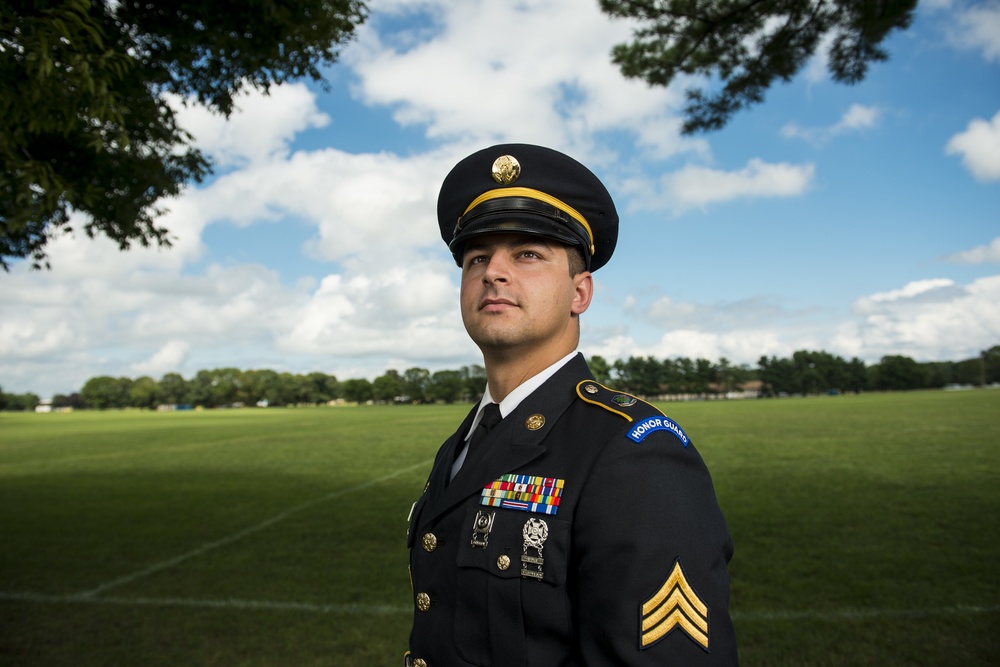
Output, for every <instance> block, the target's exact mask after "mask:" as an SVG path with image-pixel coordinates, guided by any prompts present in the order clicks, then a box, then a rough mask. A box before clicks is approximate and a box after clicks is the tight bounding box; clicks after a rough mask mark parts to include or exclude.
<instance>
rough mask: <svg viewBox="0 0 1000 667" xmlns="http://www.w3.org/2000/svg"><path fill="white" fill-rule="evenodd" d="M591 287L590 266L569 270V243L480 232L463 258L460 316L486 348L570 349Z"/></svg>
mask: <svg viewBox="0 0 1000 667" xmlns="http://www.w3.org/2000/svg"><path fill="white" fill-rule="evenodd" d="M592 288H593V283H592V280H591V278H590V273H589V272H587V271H584V272H583V273H580V274H578V275H576V276H570V275H569V257H568V251H567V248H566V246H564V245H562V244H561V243H559V242H557V241H552V240H549V239H547V238H544V237H540V236H534V235H530V234H493V235H484V236H481V237H476V238H473V239H471V240H470V241H469V242H468V244H466V247H465V254H464V256H463V259H462V290H461V305H462V321H463V322H464V323H465V329H466V331H468V332H469V336H470V337H471V338H472V340H473V341H474V342H475V343H476V344H477V345H478V346H479V347H480V349H482V350H483V352H484V353H486V352H487V351H497V352H502V351H520V352H523V353H532V352H544V351H545V350H548V349H549V348H551V349H553V350H554V351H558V350H561V349H564V348H565V351H564V352H562V354H568V353H569V352H571V351H572V350H573V349H574V348H575V347H576V343H577V337H578V333H577V319H576V317H575V316H576V315H579V314H580V313H582V312H584V311H585V310H586V309H587V307H588V306H589V305H590V296H591V291H592ZM567 345H568V346H569V347H568V348H567V347H566V346H567Z"/></svg>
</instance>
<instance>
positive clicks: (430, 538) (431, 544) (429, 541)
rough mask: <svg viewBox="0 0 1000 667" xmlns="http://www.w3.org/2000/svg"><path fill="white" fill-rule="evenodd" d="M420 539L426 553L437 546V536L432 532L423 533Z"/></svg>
mask: <svg viewBox="0 0 1000 667" xmlns="http://www.w3.org/2000/svg"><path fill="white" fill-rule="evenodd" d="M420 541H421V543H422V544H423V545H424V551H426V552H427V553H430V552H432V551H434V550H435V549H437V548H438V538H437V535H435V534H434V533H424V536H423V537H422V538H421V540H420Z"/></svg>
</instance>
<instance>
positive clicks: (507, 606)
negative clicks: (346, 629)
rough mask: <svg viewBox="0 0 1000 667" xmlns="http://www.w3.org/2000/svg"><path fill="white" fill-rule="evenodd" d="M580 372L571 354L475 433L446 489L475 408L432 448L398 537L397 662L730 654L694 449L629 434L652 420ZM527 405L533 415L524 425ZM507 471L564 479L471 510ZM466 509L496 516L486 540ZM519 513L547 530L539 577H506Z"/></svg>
mask: <svg viewBox="0 0 1000 667" xmlns="http://www.w3.org/2000/svg"><path fill="white" fill-rule="evenodd" d="M590 378H592V375H591V373H590V371H589V369H588V368H587V365H586V362H585V361H584V360H583V357H582V356H581V355H577V357H575V358H574V359H572V360H571V361H570V362H569V363H567V364H566V365H565V366H563V367H562V368H561V369H559V371H557V372H556V374H555V375H553V376H552V377H551V378H549V379H548V380H547V381H546V382H545V383H544V384H543V385H542V386H541V387H539V388H538V389H537V390H536V391H535V392H533V393H532V394H531V395H530V396H528V397H527V398H526V399H524V401H522V402H521V404H520V405H519V406H518V407H517V409H516V410H515V411H514V412H513V413H511V414H509V415H507V416H506V417H505V418H504V419H503V420H502V421H501V422H500V423H499V424H498V425H497V426H496V427H494V428H493V430H492V431H490V433H489V436H488V437H487V439H486V440H485V441H484V443H482V444H483V446H484V447H485V448H486V449H485V450H484V451H485V454H484V455H483V457H482V458H481V459H479V460H478V461H476V462H475V463H474V464H473V465H472V466H471V468H470V469H465V468H463V470H461V471H460V473H459V474H458V476H456V478H455V480H454V481H452V482H451V483H449V481H448V478H449V475H450V470H451V466H452V462H453V460H454V458H455V454H456V451H457V449H456V448H458V449H460V448H461V447H462V443H463V437H464V434H465V433H467V432H468V429H469V426H470V425H471V423H472V419H473V417H474V415H475V410H473V411H472V412H471V413H470V414H469V416H468V417H467V418H466V419H465V422H464V423H463V424H462V426H461V427H460V428H459V429H458V431H457V432H456V433H455V434H454V435H453V436H452V437H451V438H449V439H448V441H447V442H445V443H444V445H443V446H442V447H441V449H440V451H439V452H438V455H437V458H436V460H435V462H434V467H433V469H432V470H431V474H430V478H429V480H428V483H427V487H426V489H425V490H424V493H423V495H422V496H421V497H420V499H419V500H418V502H417V503H416V505H415V507H414V509H413V512H412V514H411V518H410V527H409V531H408V533H407V543H408V546H409V548H410V577H411V581H412V585H413V594H414V612H413V613H414V618H413V629H412V632H411V635H410V651H409V653H408V655H407V657H406V661H407V664H415V665H424V664H426V665H427V667H467V666H469V665H477V666H483V667H485V666H492V667H521V666H529V667H560V666H569V665H595V666H610V665H658V666H661V665H679V666H682V667H689V666H698V665H735V664H737V653H736V639H735V635H734V632H733V627H732V623H731V620H730V617H729V612H728V601H729V575H728V571H727V563H728V562H729V559H730V558H731V556H732V553H733V546H732V540H731V538H730V535H729V531H728V529H727V527H726V522H725V519H724V518H723V515H722V512H721V511H720V509H719V506H718V503H717V502H716V498H715V491H714V489H713V487H712V481H711V478H710V477H709V473H708V470H707V469H706V467H705V464H704V462H703V461H702V459H701V456H700V455H699V454H698V453H697V451H696V450H695V448H694V446H693V445H692V444H690V443H688V444H687V445H686V446H685V443H684V440H686V436H683V433H682V432H681V433H680V434H678V433H675V431H674V430H671V429H669V428H667V429H648V430H646V431H645V435H644V437H643V434H639V433H637V432H636V427H637V425H638V424H641V423H643V421H644V420H645V419H646V418H650V417H652V418H654V419H655V418H658V417H662V414H661V413H660V412H659V411H658V410H657V409H656V408H654V407H653V406H651V405H649V404H647V403H644V402H642V401H637V402H635V403H634V404H633V405H630V406H629V405H627V403H629V402H631V400H630V397H628V396H625V395H622V394H620V393H618V392H614V391H612V390H609V389H606V388H604V387H601V386H599V385H597V383H595V382H593V381H592V380H591V379H590ZM595 390H596V391H595ZM616 397H617V398H616ZM622 404H626V405H622ZM537 415H541V417H542V418H544V424H543V425H542V426H541V427H540V428H537V429H536V430H532V429H531V428H529V426H528V424H529V422H530V424H531V425H532V426H535V427H537V425H538V423H539V419H538V418H537ZM533 416H534V418H533V419H531V420H529V417H533ZM653 424H656V422H655V421H654V422H653ZM629 433H632V434H633V435H634V436H636V437H637V438H639V439H640V441H639V442H636V441H635V440H634V439H632V438H630V437H628V436H629ZM466 466H467V467H468V466H469V464H468V463H467V464H466ZM507 473H516V474H524V475H533V476H539V477H543V478H556V479H560V480H563V481H564V485H563V493H562V497H561V499H560V503H559V506H558V510H557V513H556V514H555V515H546V514H540V513H534V512H527V511H518V510H514V509H505V508H490V507H484V506H483V505H482V504H481V499H482V491H483V488H484V487H485V486H487V485H489V484H490V483H491V482H492V481H493V480H496V479H498V478H499V477H501V476H502V475H504V474H507ZM480 510H493V511H494V512H495V514H494V518H493V525H492V528H491V530H490V531H489V534H488V536H487V540H486V542H487V545H486V546H485V547H482V546H474V545H473V544H472V541H473V540H472V538H473V524H474V522H475V521H476V518H477V513H478V512H479V511H480ZM531 518H537V519H541V520H543V521H545V523H546V526H547V529H548V536H547V538H546V540H545V541H544V543H543V545H542V546H543V548H542V553H541V554H540V555H541V558H542V559H543V561H544V562H543V564H542V565H541V566H540V567H541V570H542V575H541V576H542V578H541V580H538V579H536V578H532V577H522V575H521V568H522V562H521V557H522V555H524V554H525V536H524V527H525V523H526V521H528V520H529V519H531ZM528 553H529V555H530V556H536V557H537V556H538V555H539V554H537V553H536V550H535V549H534V548H529V549H528ZM504 556H506V559H504V558H503V557H504ZM505 561H506V564H507V567H504V565H505ZM525 566H526V567H528V568H529V569H532V568H533V569H536V570H537V568H538V566H537V565H534V564H526V565H525Z"/></svg>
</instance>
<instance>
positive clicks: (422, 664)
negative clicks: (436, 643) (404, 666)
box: [413, 658, 427, 667]
mask: <svg viewBox="0 0 1000 667" xmlns="http://www.w3.org/2000/svg"><path fill="white" fill-rule="evenodd" d="M413 667H427V661H426V660H424V659H423V658H417V659H416V660H414V661H413Z"/></svg>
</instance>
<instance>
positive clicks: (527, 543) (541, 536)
mask: <svg viewBox="0 0 1000 667" xmlns="http://www.w3.org/2000/svg"><path fill="white" fill-rule="evenodd" d="M521 535H522V536H523V537H524V553H523V554H522V556H521V576H522V577H530V578H532V579H538V580H539V581H541V580H542V577H543V573H542V565H544V564H545V559H544V558H542V548H543V547H544V546H545V540H547V539H549V524H547V523H545V521H544V520H542V519H536V518H534V517H532V518H531V519H528V520H527V521H526V522H525V523H524V529H523V530H522V531H521ZM528 549H534V551H535V552H536V553H537V554H538V555H537V556H532V555H530V554H528ZM531 565H534V566H535V569H531V568H530V567H529V566H531Z"/></svg>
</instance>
